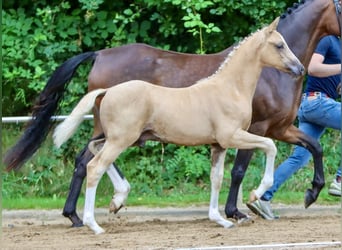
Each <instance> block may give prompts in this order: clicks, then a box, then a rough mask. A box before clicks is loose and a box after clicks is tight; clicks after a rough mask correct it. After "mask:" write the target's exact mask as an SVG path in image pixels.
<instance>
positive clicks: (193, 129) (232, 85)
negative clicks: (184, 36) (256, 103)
mask: <svg viewBox="0 0 342 250" xmlns="http://www.w3.org/2000/svg"><path fill="white" fill-rule="evenodd" d="M277 25H278V18H277V19H276V20H275V21H274V22H272V23H271V24H270V25H269V26H267V27H265V28H263V29H261V30H259V31H257V32H255V33H253V34H252V35H250V36H249V37H247V38H245V39H244V40H243V41H242V42H240V43H239V45H237V46H236V47H235V48H234V49H233V50H232V51H231V52H230V53H229V54H228V55H227V57H226V58H225V60H224V61H223V62H222V64H221V65H220V67H219V68H218V70H217V71H216V72H215V73H214V74H213V75H211V76H209V77H207V78H203V79H201V80H199V81H198V82H197V83H196V84H193V85H191V86H189V87H184V88H168V87H161V86H157V85H155V84H151V83H149V82H146V81H141V80H131V81H128V82H124V83H122V84H119V85H116V86H113V87H111V88H108V89H97V90H94V91H92V92H89V93H88V94H87V95H85V96H84V97H83V98H82V99H81V101H80V102H79V103H78V104H77V106H76V107H75V108H74V110H73V111H72V113H71V114H70V116H68V118H67V119H65V120H64V121H63V122H62V123H61V124H59V125H58V126H57V128H56V130H55V132H54V134H53V138H54V142H55V144H56V146H58V147H59V146H61V145H62V144H63V143H64V142H65V141H67V140H68V139H69V138H70V137H71V136H72V135H73V134H74V132H75V131H76V130H77V128H78V126H79V125H80V124H81V123H82V121H83V120H84V118H83V117H84V115H86V114H87V113H88V112H90V111H91V109H92V108H93V107H94V105H95V101H96V98H97V97H98V96H101V99H102V100H101V102H100V107H99V111H100V122H101V126H102V128H103V132H104V134H105V138H103V139H101V140H100V142H92V143H91V144H90V148H92V149H95V150H94V151H93V153H94V154H95V156H94V158H93V159H92V160H91V161H90V162H89V163H88V165H87V188H86V199H85V206H84V215H83V223H84V224H85V225H87V226H89V227H90V229H92V230H93V231H94V233H95V234H99V233H103V232H104V229H103V228H101V227H100V226H99V225H98V224H97V222H96V220H95V217H94V210H95V197H96V189H97V185H98V183H99V181H100V179H101V177H102V175H103V174H104V173H105V172H106V171H107V169H108V168H109V167H110V165H111V164H112V162H115V160H116V159H117V157H118V156H119V155H120V154H121V153H122V152H123V151H124V150H126V149H127V148H129V147H131V146H132V145H134V144H136V142H142V141H145V140H157V141H161V142H166V143H173V144H177V145H186V146H194V145H204V144H209V145H211V173H210V180H211V195H210V206H209V218H210V220H212V221H214V222H216V223H218V224H219V225H221V226H223V227H225V228H229V227H232V226H233V225H234V224H233V223H232V222H231V221H228V220H225V219H224V218H223V217H222V216H221V215H220V212H219V193H220V189H221V186H222V180H223V171H224V159H225V156H226V151H227V148H242V149H251V148H260V149H261V150H263V151H264V152H265V154H266V167H265V174H264V178H263V179H262V181H261V183H260V186H259V187H258V188H257V189H256V190H255V191H253V194H254V196H255V197H254V198H253V199H252V200H251V201H254V200H255V199H258V198H260V197H261V195H262V194H263V193H264V192H265V191H266V190H267V188H268V187H270V186H271V185H272V183H273V170H274V160H275V156H276V153H277V149H276V147H275V145H274V142H273V141H272V140H271V139H269V138H266V137H262V136H258V135H255V134H251V133H249V132H248V131H247V130H248V127H249V125H250V123H251V119H252V100H253V95H254V91H255V88H256V85H257V81H258V79H259V76H260V73H261V71H262V68H263V67H265V66H268V67H275V68H277V69H279V70H281V71H284V72H287V73H289V74H290V75H292V76H294V77H298V76H302V75H304V72H305V70H304V66H303V65H302V64H301V62H300V61H299V60H298V58H297V57H296V56H295V55H294V54H293V52H292V51H291V50H290V49H289V47H288V46H287V44H286V42H285V40H284V38H283V37H282V35H281V34H280V33H279V32H278V31H276V28H277ZM103 94H104V96H103ZM99 143H100V144H102V145H101V146H99V147H97V146H96V144H99ZM94 144H95V146H93V145H94Z"/></svg>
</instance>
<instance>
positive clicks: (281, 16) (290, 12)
mask: <svg viewBox="0 0 342 250" xmlns="http://www.w3.org/2000/svg"><path fill="white" fill-rule="evenodd" d="M304 3H305V0H301V1H300V2H299V3H294V4H293V6H292V7H290V8H287V10H286V12H285V13H283V14H281V15H280V18H285V17H287V16H288V15H291V14H292V12H293V10H295V9H297V8H298V6H300V5H302V4H304Z"/></svg>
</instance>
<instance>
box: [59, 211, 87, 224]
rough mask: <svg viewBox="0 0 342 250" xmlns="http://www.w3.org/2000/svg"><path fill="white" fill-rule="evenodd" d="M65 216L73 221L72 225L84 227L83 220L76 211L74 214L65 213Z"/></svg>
mask: <svg viewBox="0 0 342 250" xmlns="http://www.w3.org/2000/svg"><path fill="white" fill-rule="evenodd" d="M63 216H64V217H67V218H69V220H71V222H72V226H71V227H83V226H84V225H83V221H82V220H81V219H80V218H79V217H78V216H77V214H76V213H73V214H66V213H63Z"/></svg>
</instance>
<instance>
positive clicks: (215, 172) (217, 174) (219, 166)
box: [209, 145, 234, 228]
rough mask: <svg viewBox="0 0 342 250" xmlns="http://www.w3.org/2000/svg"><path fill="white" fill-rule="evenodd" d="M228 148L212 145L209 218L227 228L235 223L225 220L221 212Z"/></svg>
mask: <svg viewBox="0 0 342 250" xmlns="http://www.w3.org/2000/svg"><path fill="white" fill-rule="evenodd" d="M226 151H227V150H226V149H223V148H221V147H220V146H219V145H212V146H211V173H210V181H211V194H210V207H209V219H210V220H212V221H215V222H216V223H218V224H220V225H222V226H223V227H225V228H229V227H233V226H234V224H233V223H232V222H230V221H228V220H225V219H224V218H223V217H222V216H221V214H220V212H219V207H218V206H219V194H220V190H221V186H222V179H223V170H224V158H225V156H226Z"/></svg>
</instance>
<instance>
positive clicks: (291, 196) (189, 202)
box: [2, 189, 341, 210]
mask: <svg viewBox="0 0 342 250" xmlns="http://www.w3.org/2000/svg"><path fill="white" fill-rule="evenodd" d="M247 197H248V193H247V192H245V193H244V200H243V203H246V202H247V201H248V200H247V199H248V198H247ZM110 199H111V197H101V196H97V200H96V206H97V207H104V208H106V207H108V205H109V202H110ZM303 199H304V193H303V192H302V191H300V192H294V191H282V190H279V191H278V192H277V194H276V196H275V197H274V199H273V201H272V202H273V203H282V204H288V205H301V204H303ZM65 200H66V199H65V198H62V197H60V198H58V197H48V198H42V197H41V198H39V197H30V198H24V197H22V198H12V199H8V198H3V200H2V208H3V209H61V210H62V209H63V207H64V203H65ZM225 202H226V193H221V195H220V205H224V204H225ZM339 203H341V199H340V198H339V197H334V196H330V195H329V194H328V193H327V189H323V190H322V192H321V193H320V196H319V197H318V200H317V201H316V202H315V204H317V205H336V204H339ZM196 205H197V206H200V205H209V194H208V193H200V194H197V195H194V194H192V195H187V194H179V193H174V194H170V195H167V196H151V195H149V196H147V195H146V196H134V194H131V195H130V196H129V198H128V201H127V206H147V207H167V206H177V207H186V206H196ZM83 206H84V196H83V195H82V196H80V198H79V201H78V204H77V207H78V208H83Z"/></svg>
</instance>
